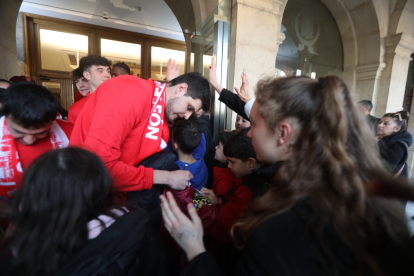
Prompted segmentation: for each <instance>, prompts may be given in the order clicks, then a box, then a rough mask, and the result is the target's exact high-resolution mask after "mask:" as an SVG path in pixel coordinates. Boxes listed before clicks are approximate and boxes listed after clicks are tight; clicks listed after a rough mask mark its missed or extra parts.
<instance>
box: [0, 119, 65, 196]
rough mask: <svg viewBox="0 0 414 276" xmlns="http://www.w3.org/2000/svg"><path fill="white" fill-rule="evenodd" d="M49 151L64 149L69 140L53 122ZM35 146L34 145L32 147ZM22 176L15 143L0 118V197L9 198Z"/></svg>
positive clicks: (49, 135)
mask: <svg viewBox="0 0 414 276" xmlns="http://www.w3.org/2000/svg"><path fill="white" fill-rule="evenodd" d="M48 137H49V139H50V149H58V148H66V147H67V146H68V144H69V139H68V137H67V136H66V134H65V132H64V131H63V129H62V128H61V127H60V126H59V124H58V123H57V122H56V121H54V122H53V124H52V127H51V129H50V132H49V134H48ZM33 146H36V145H33ZM22 176H23V169H22V165H21V163H20V160H19V152H18V151H17V146H16V141H15V140H14V138H13V137H12V136H11V134H10V131H9V128H8V126H7V122H6V117H5V116H3V117H1V118H0V196H2V197H5V198H9V197H10V195H11V193H12V192H13V191H14V190H15V189H16V188H18V186H19V185H20V182H21V178H22Z"/></svg>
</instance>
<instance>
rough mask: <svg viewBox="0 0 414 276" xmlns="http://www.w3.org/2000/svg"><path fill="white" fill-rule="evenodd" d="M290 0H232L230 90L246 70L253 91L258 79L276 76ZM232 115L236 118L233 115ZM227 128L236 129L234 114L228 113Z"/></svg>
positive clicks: (239, 81)
mask: <svg viewBox="0 0 414 276" xmlns="http://www.w3.org/2000/svg"><path fill="white" fill-rule="evenodd" d="M286 2H287V0H233V10H232V21H231V50H230V65H229V66H230V77H229V90H233V87H235V86H236V87H240V85H241V77H240V76H241V74H242V72H243V70H246V71H247V76H248V78H249V82H250V91H251V93H252V94H254V92H255V89H256V84H257V82H258V81H259V80H260V79H262V78H264V77H274V76H275V73H276V68H275V63H276V55H277V52H278V49H279V44H280V43H281V41H283V39H282V37H281V36H280V35H279V33H280V27H281V22H282V16H283V11H284V8H285V5H286ZM232 117H233V118H232ZM227 118H228V119H227V129H230V128H234V120H235V116H232V115H231V114H229V113H228V114H227Z"/></svg>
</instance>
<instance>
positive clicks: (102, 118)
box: [69, 76, 166, 192]
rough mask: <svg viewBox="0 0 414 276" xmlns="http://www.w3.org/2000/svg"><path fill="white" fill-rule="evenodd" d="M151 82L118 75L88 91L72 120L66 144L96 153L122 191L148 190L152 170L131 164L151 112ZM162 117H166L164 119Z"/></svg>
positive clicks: (152, 92) (152, 89)
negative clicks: (85, 98)
mask: <svg viewBox="0 0 414 276" xmlns="http://www.w3.org/2000/svg"><path fill="white" fill-rule="evenodd" d="M154 89H155V84H154V82H153V81H152V80H151V79H149V80H143V79H140V78H137V77H134V76H120V77H116V78H115V79H110V80H108V81H106V82H104V83H103V84H101V85H100V86H99V87H98V89H97V90H96V91H95V92H94V93H92V95H91V96H90V97H89V99H88V101H87V102H86V104H85V106H84V107H83V109H82V112H81V113H80V114H79V117H78V119H77V120H76V123H75V127H74V129H73V132H72V137H71V140H70V144H69V145H70V146H81V147H83V148H85V149H88V150H90V151H92V152H94V153H96V154H97V155H98V156H99V157H101V159H102V160H103V162H104V163H105V165H106V167H107V168H108V170H109V172H110V173H111V175H112V177H113V178H114V180H115V182H116V183H115V188H116V189H117V190H119V191H122V192H128V191H139V190H143V189H150V188H151V187H152V183H153V170H152V169H151V168H145V167H143V166H139V167H134V161H135V160H136V158H137V156H138V154H139V152H140V149H141V144H142V137H143V134H144V130H145V128H146V126H147V122H148V119H149V116H150V112H151V105H152V99H153V96H154ZM164 120H166V119H165V118H164Z"/></svg>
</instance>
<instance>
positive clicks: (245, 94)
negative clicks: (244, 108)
mask: <svg viewBox="0 0 414 276" xmlns="http://www.w3.org/2000/svg"><path fill="white" fill-rule="evenodd" d="M241 78H242V85H241V86H240V89H239V88H237V87H234V90H236V92H237V95H238V96H239V98H240V100H242V101H243V102H244V103H247V102H248V101H250V99H251V98H252V97H251V96H250V86H249V79H248V78H247V73H246V71H244V70H243V73H242V75H241Z"/></svg>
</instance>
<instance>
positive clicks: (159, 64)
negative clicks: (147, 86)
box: [151, 47, 185, 80]
mask: <svg viewBox="0 0 414 276" xmlns="http://www.w3.org/2000/svg"><path fill="white" fill-rule="evenodd" d="M170 58H172V59H174V60H175V62H176V64H177V63H178V64H180V75H182V74H184V67H185V66H184V61H185V52H184V51H177V50H171V49H165V48H160V47H151V78H152V79H153V80H164V79H165V71H166V70H167V62H168V60H169V59H170Z"/></svg>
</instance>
